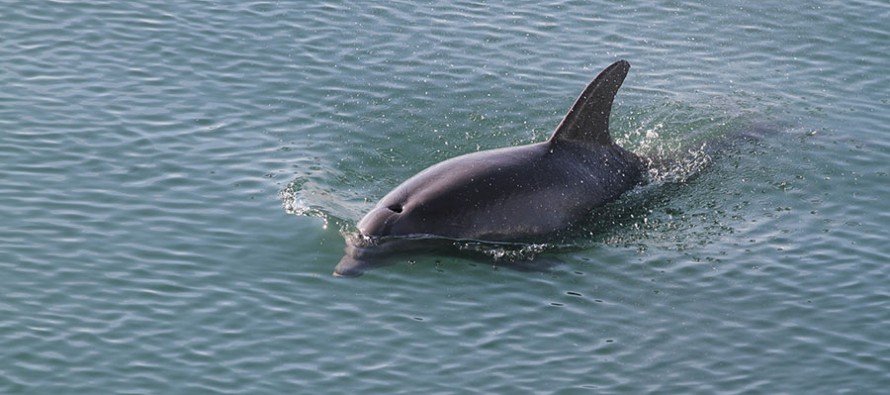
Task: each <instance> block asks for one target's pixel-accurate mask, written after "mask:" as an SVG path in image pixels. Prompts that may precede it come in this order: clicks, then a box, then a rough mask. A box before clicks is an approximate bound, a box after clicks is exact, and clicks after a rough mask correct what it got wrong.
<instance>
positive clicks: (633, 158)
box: [334, 60, 646, 277]
mask: <svg viewBox="0 0 890 395" xmlns="http://www.w3.org/2000/svg"><path fill="white" fill-rule="evenodd" d="M628 70H630V63H628V62H626V61H624V60H620V61H617V62H615V63H613V64H612V65H610V66H609V67H607V68H606V69H605V70H603V71H602V72H600V74H599V75H598V76H597V77H596V78H595V79H594V80H593V81H592V82H591V83H590V84H589V85H587V88H585V89H584V91H583V92H582V93H581V95H580V96H579V97H578V99H577V100H576V101H575V104H574V105H572V107H571V109H569V112H568V114H567V115H566V116H565V118H564V119H563V120H562V122H560V124H559V126H557V128H556V131H554V132H553V135H552V136H551V137H550V139H549V140H547V141H545V142H541V143H536V144H529V145H523V146H519V147H509V148H500V149H494V150H489V151H480V152H475V153H471V154H466V155H462V156H458V157H455V158H452V159H449V160H446V161H444V162H440V163H438V164H435V165H433V166H431V167H429V168H427V169H426V170H423V171H421V172H420V173H418V174H417V175H415V176H413V177H411V178H409V179H408V180H406V181H405V182H403V183H402V184H401V185H399V186H398V187H396V188H395V189H393V190H392V191H391V192H390V193H388V194H387V195H386V196H384V197H383V199H381V200H380V202H378V203H377V205H376V206H374V208H373V209H371V211H370V212H369V213H368V214H366V215H365V216H364V218H362V219H361V221H359V223H358V230H359V232H360V234H359V235H354V237H347V240H346V243H347V246H346V249H345V252H346V255H345V256H344V257H343V259H341V260H340V263H338V264H337V267H336V268H335V269H334V275H335V276H343V277H353V276H357V275H360V274H362V272H364V271H365V270H368V269H370V268H373V267H376V266H381V265H383V264H386V263H385V262H384V261H385V260H386V258H388V257H390V256H392V255H393V254H396V253H398V252H406V251H417V250H427V251H428V250H429V248H431V247H430V242H432V241H435V240H437V239H438V240H452V241H453V240H474V241H489V242H526V241H531V240H535V239H536V238H541V237H545V236H548V235H552V234H555V233H557V232H559V231H560V230H564V229H567V228H569V227H570V226H571V225H573V224H575V223H577V222H579V221H580V220H583V219H584V218H585V217H586V216H587V215H588V213H589V212H590V211H591V210H592V209H594V208H596V207H598V206H601V205H603V204H605V203H608V202H610V201H613V200H615V199H617V198H618V197H619V196H621V195H622V194H623V193H624V192H626V191H628V190H630V189H632V188H634V187H635V186H637V185H639V184H641V183H642V182H643V178H644V177H643V176H644V173H645V171H646V166H645V165H644V162H643V161H642V160H641V159H640V158H639V157H638V156H637V155H635V154H634V153H632V152H630V151H627V150H625V149H624V148H621V147H619V146H618V145H617V144H615V143H614V142H612V138H611V136H610V135H609V115H610V113H611V111H612V101H613V100H614V98H615V94H616V93H617V92H618V88H620V87H621V84H622V83H623V82H624V78H625V77H626V76H627V72H628Z"/></svg>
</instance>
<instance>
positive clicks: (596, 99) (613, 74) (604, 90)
mask: <svg viewBox="0 0 890 395" xmlns="http://www.w3.org/2000/svg"><path fill="white" fill-rule="evenodd" d="M628 70H630V63H628V62H627V61H625V60H619V61H617V62H615V63H612V65H611V66H609V67H606V69H605V70H603V71H602V72H600V74H599V75H598V76H596V78H594V79H593V81H591V82H590V84H589V85H587V88H585V89H584V92H581V96H578V99H577V100H575V104H574V105H572V108H571V109H569V113H568V114H566V116H565V118H563V119H562V122H560V123H559V126H557V127H556V131H555V132H553V136H551V137H550V143H551V144H553V143H556V142H557V141H559V140H574V141H580V142H584V143H592V144H601V145H610V144H612V138H611V137H610V136H609V114H610V113H611V112H612V100H613V99H615V94H616V93H618V88H620V87H621V84H622V83H623V82H624V77H626V76H627V71H628Z"/></svg>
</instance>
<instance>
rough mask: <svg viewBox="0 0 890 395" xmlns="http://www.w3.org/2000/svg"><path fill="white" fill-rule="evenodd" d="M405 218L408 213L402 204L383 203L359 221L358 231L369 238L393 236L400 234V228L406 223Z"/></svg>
mask: <svg viewBox="0 0 890 395" xmlns="http://www.w3.org/2000/svg"><path fill="white" fill-rule="evenodd" d="M403 216H407V213H405V211H404V206H403V205H402V204H399V203H391V204H384V202H381V204H378V205H377V206H376V207H374V209H372V210H371V211H370V212H369V213H368V214H367V215H365V216H364V218H362V220H361V221H359V223H358V225H357V226H358V230H359V232H361V234H362V235H364V236H368V237H386V236H393V235H396V234H399V233H400V232H398V231H399V230H400V229H399V228H401V227H403V226H401V225H402V224H403V223H404V222H405V221H403V220H402V217H403ZM394 231H395V232H397V233H394Z"/></svg>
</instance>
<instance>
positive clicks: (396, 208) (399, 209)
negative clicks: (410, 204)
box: [386, 203, 402, 213]
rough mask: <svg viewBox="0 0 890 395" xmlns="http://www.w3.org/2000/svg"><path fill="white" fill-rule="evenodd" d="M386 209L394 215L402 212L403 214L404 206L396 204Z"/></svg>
mask: <svg viewBox="0 0 890 395" xmlns="http://www.w3.org/2000/svg"><path fill="white" fill-rule="evenodd" d="M386 208H387V209H389V211H392V212H394V213H401V212H402V205H401V204H398V203H396V204H390V205H389V206H387V207H386Z"/></svg>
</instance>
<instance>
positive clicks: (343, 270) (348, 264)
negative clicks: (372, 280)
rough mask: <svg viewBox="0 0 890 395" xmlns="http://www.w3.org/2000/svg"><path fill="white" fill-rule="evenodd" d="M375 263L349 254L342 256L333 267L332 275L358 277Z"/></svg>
mask: <svg viewBox="0 0 890 395" xmlns="http://www.w3.org/2000/svg"><path fill="white" fill-rule="evenodd" d="M374 266H375V265H374V264H372V263H369V262H366V261H361V260H358V259H355V258H353V257H351V256H349V255H346V256H344V257H343V258H341V259H340V262H339V263H337V266H336V267H335V268H334V273H333V275H334V277H358V276H361V275H362V274H364V273H365V270H368V269H370V268H372V267H374Z"/></svg>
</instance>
